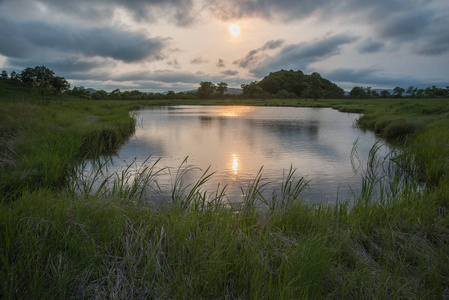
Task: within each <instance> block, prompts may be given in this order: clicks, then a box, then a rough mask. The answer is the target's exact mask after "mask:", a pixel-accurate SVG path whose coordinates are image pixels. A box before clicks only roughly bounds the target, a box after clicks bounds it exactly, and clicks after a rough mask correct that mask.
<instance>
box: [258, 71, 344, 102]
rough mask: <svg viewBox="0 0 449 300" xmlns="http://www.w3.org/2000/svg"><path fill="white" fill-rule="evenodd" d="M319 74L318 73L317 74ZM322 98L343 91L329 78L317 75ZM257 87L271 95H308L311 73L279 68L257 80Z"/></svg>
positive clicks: (332, 96) (340, 95)
mask: <svg viewBox="0 0 449 300" xmlns="http://www.w3.org/2000/svg"><path fill="white" fill-rule="evenodd" d="M318 75H319V74H318ZM319 80H320V84H321V89H322V97H323V98H341V97H343V96H344V94H345V91H344V90H343V89H342V88H340V87H339V86H337V85H336V84H335V83H333V82H331V81H330V80H328V79H326V78H324V77H321V75H320V76H319ZM258 85H259V87H261V88H262V90H263V91H264V92H266V93H269V94H271V95H275V96H277V95H288V94H294V95H296V96H297V97H309V96H310V95H309V94H310V90H311V89H310V88H309V87H310V86H313V77H312V75H307V74H304V73H303V72H302V71H301V70H298V71H293V70H288V71H287V70H280V71H277V72H271V73H270V74H269V75H267V76H265V77H264V78H263V79H262V80H261V81H259V82H258Z"/></svg>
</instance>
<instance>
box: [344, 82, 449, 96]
mask: <svg viewBox="0 0 449 300" xmlns="http://www.w3.org/2000/svg"><path fill="white" fill-rule="evenodd" d="M404 93H405V94H406V95H404ZM349 96H350V97H351V98H358V99H366V98H402V97H409V98H439V97H449V86H446V87H445V88H437V87H436V86H435V85H433V86H431V87H427V88H425V89H418V88H417V87H415V86H409V87H408V88H407V90H405V89H404V88H402V87H399V86H397V87H395V88H394V89H393V90H392V92H390V91H388V90H382V91H380V92H377V91H375V90H372V89H371V87H363V86H355V87H353V88H352V90H351V91H350V92H349Z"/></svg>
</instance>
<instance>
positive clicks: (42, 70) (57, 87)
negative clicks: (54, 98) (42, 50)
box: [20, 66, 70, 95]
mask: <svg viewBox="0 0 449 300" xmlns="http://www.w3.org/2000/svg"><path fill="white" fill-rule="evenodd" d="M20 78H21V80H22V82H23V83H25V84H27V85H30V86H32V87H33V89H34V90H35V91H38V93H39V94H41V95H43V94H50V93H54V94H57V93H61V92H63V91H65V90H68V89H69V88H70V84H69V83H68V82H67V80H65V78H63V77H59V76H55V72H53V71H52V70H50V69H49V68H47V67H45V66H37V67H34V68H26V69H25V70H23V71H22V73H21V74H20Z"/></svg>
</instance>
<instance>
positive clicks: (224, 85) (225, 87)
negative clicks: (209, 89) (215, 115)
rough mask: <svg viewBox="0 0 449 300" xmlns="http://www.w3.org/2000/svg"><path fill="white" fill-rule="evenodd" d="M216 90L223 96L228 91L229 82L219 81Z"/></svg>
mask: <svg viewBox="0 0 449 300" xmlns="http://www.w3.org/2000/svg"><path fill="white" fill-rule="evenodd" d="M216 90H217V93H218V94H219V95H220V96H223V95H224V93H226V92H227V91H228V84H227V83H226V82H220V83H217V88H216Z"/></svg>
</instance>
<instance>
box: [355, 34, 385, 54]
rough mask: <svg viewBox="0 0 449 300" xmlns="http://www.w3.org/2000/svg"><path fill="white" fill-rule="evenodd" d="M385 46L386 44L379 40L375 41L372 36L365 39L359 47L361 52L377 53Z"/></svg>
mask: <svg viewBox="0 0 449 300" xmlns="http://www.w3.org/2000/svg"><path fill="white" fill-rule="evenodd" d="M384 48H385V44H384V43H382V42H378V41H373V40H372V39H371V38H368V39H365V40H364V41H362V42H361V43H360V46H359V47H358V51H359V53H362V54H367V53H377V52H380V51H381V50H383V49H384Z"/></svg>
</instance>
